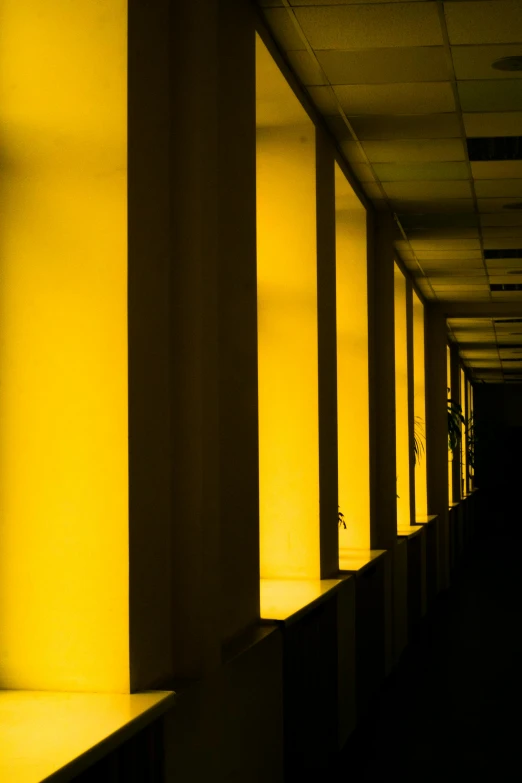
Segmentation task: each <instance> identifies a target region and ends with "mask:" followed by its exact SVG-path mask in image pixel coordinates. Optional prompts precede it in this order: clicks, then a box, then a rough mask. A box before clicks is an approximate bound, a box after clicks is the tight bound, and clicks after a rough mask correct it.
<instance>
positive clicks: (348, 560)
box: [339, 549, 386, 574]
mask: <svg viewBox="0 0 522 783" xmlns="http://www.w3.org/2000/svg"><path fill="white" fill-rule="evenodd" d="M385 554H386V550H385V549H342V550H341V551H340V553H339V570H340V571H348V572H349V573H352V574H359V573H361V572H362V571H365V570H366V569H367V568H369V566H371V565H373V563H374V562H375V561H376V560H378V559H379V558H381V557H384V555H385Z"/></svg>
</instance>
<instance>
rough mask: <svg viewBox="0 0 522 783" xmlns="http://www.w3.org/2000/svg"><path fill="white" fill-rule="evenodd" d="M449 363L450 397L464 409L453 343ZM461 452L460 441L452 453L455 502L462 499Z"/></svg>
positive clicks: (457, 360) (458, 367) (457, 361)
mask: <svg viewBox="0 0 522 783" xmlns="http://www.w3.org/2000/svg"><path fill="white" fill-rule="evenodd" d="M450 357H451V358H450V364H451V370H450V373H451V397H452V399H453V400H455V402H456V403H457V404H458V405H460V406H461V407H462V409H463V410H464V405H463V401H462V400H461V394H460V363H459V350H458V346H457V345H455V343H450ZM460 461H461V452H460V442H459V445H458V447H457V448H456V450H455V451H454V453H453V465H452V476H453V502H454V503H457V502H458V501H459V500H462V468H461V464H460Z"/></svg>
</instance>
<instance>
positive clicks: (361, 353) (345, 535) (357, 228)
mask: <svg viewBox="0 0 522 783" xmlns="http://www.w3.org/2000/svg"><path fill="white" fill-rule="evenodd" d="M335 220H336V270H337V272H336V278H337V401H338V405H337V417H338V448H339V505H340V508H341V511H342V512H343V514H344V518H345V521H346V530H345V529H344V528H340V530H339V545H340V547H341V549H343V548H369V546H370V445H369V401H368V300H367V255H366V210H365V209H364V207H363V206H362V204H361V202H360V201H359V199H358V198H357V196H356V195H355V193H354V192H353V190H352V188H351V187H350V184H349V183H348V181H347V179H346V177H345V176H344V174H343V173H342V171H341V169H340V168H339V166H338V165H337V164H336V167H335Z"/></svg>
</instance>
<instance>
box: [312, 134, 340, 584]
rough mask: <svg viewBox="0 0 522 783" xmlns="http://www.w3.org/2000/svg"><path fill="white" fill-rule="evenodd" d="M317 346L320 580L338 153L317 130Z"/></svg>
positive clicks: (331, 521) (331, 468) (330, 461)
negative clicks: (335, 154)
mask: <svg viewBox="0 0 522 783" xmlns="http://www.w3.org/2000/svg"><path fill="white" fill-rule="evenodd" d="M315 139H316V177H317V343H318V345H317V348H318V365H319V369H318V380H319V386H318V392H319V526H320V549H321V578H323V579H324V578H327V577H328V576H331V575H332V574H333V573H335V572H337V571H338V570H339V534H338V529H337V528H338V525H337V511H338V509H337V503H338V464H337V463H338V460H337V336H336V333H337V328H336V268H335V178H334V154H333V147H332V144H331V141H330V139H329V138H328V137H327V136H326V133H325V131H324V130H323V129H322V128H317V130H316V137H315Z"/></svg>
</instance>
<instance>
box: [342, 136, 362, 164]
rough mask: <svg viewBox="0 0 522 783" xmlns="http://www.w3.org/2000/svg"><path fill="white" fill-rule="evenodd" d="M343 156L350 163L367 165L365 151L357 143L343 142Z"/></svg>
mask: <svg viewBox="0 0 522 783" xmlns="http://www.w3.org/2000/svg"><path fill="white" fill-rule="evenodd" d="M340 146H341V149H342V151H343V154H344V156H345V158H346V160H347V161H348V163H350V164H351V163H366V164H367V157H366V153H365V150H364V149H363V148H362V147H361V144H358V143H357V142H356V141H342V142H341V143H340Z"/></svg>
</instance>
